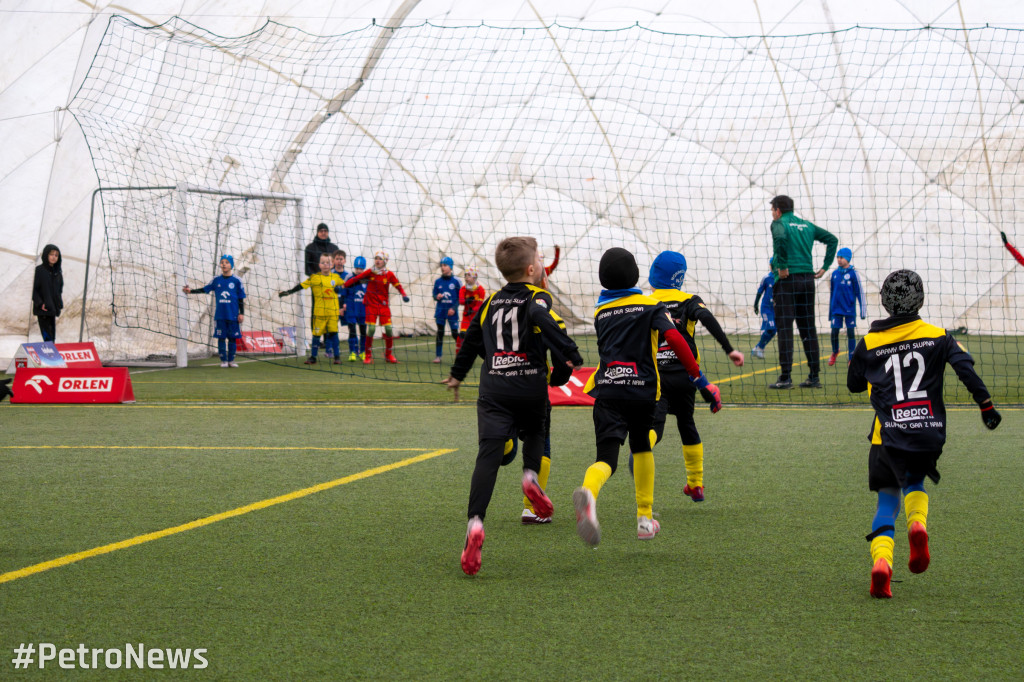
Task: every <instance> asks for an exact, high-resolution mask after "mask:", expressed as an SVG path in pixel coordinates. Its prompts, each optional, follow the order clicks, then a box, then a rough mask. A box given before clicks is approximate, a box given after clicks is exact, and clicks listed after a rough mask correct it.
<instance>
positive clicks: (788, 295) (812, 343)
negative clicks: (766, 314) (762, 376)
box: [773, 273, 821, 379]
mask: <svg viewBox="0 0 1024 682" xmlns="http://www.w3.org/2000/svg"><path fill="white" fill-rule="evenodd" d="M773 296H774V297H775V324H776V326H777V327H778V330H779V364H780V365H782V371H781V372H780V373H779V378H781V379H789V378H790V374H791V373H792V371H793V323H794V322H796V326H797V329H799V330H800V341H801V342H802V343H803V346H804V355H806V356H807V367H808V376H811V377H817V376H818V373H819V372H820V371H821V366H820V363H819V359H818V332H817V330H816V329H815V328H814V275H813V274H811V273H802V274H799V275H790V276H789V277H786V278H785V279H780V280H779V281H778V282H776V283H775V292H774V294H773Z"/></svg>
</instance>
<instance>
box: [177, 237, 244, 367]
mask: <svg viewBox="0 0 1024 682" xmlns="http://www.w3.org/2000/svg"><path fill="white" fill-rule="evenodd" d="M234 268H235V259H234V258H232V257H231V256H229V255H227V254H225V255H223V256H221V257H220V277H214V278H213V281H211V282H210V283H209V284H207V285H206V286H205V287H202V288H201V289H192V288H191V287H189V286H188V285H185V286H183V287H182V288H181V290H182V291H184V292H185V293H186V294H211V293H212V294H215V295H216V297H217V309H216V312H215V313H214V315H213V319H214V320H215V321H216V325H217V326H216V328H215V330H214V332H213V335H214V337H216V339H217V352H218V353H219V354H220V366H221V367H222V368H224V367H238V363H237V362H235V350H236V348H237V339H240V338H242V330H241V327H240V326H239V325H241V323H242V319H243V318H244V313H245V287H243V286H242V280H240V279H238V278H237V277H235V276H234V275H233V274H232V270H234Z"/></svg>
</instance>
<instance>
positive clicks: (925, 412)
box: [892, 400, 935, 422]
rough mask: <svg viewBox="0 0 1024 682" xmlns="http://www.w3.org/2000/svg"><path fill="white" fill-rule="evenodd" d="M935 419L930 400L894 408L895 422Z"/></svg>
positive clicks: (902, 404)
mask: <svg viewBox="0 0 1024 682" xmlns="http://www.w3.org/2000/svg"><path fill="white" fill-rule="evenodd" d="M934 417H935V413H934V412H932V401H930V400H917V401H914V402H909V403H899V404H898V405H893V406H892V418H893V421H897V422H912V421H919V420H922V419H932V418H934Z"/></svg>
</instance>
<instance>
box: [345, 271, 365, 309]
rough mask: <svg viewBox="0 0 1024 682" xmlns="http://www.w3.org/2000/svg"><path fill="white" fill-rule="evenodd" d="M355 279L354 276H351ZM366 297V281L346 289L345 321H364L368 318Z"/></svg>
mask: <svg viewBox="0 0 1024 682" xmlns="http://www.w3.org/2000/svg"><path fill="white" fill-rule="evenodd" d="M349 277H350V278H351V277H354V275H351V274H350V275H349ZM365 296H366V280H365V279H364V280H361V281H360V282H359V283H358V284H353V285H352V286H350V287H345V319H346V320H356V319H363V318H365V317H366V304H365V303H363V298H364V297H365Z"/></svg>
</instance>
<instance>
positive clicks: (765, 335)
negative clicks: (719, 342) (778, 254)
mask: <svg viewBox="0 0 1024 682" xmlns="http://www.w3.org/2000/svg"><path fill="white" fill-rule="evenodd" d="M772 260H773V259H771V258H769V259H768V265H771V264H772ZM774 288H775V273H774V272H769V273H768V274H767V275H765V277H764V279H762V280H761V286H759V287H757V295H756V296H754V314H755V315H757V312H758V306H757V304H758V302H760V304H761V339H760V340H759V341H758V342H757V345H756V346H754V347H753V349H751V351H750V353H751V355H753V356H754V357H755V358H762V359H763V358H764V349H765V348H766V347H767V346H768V343H769V342H770V341H771V340H772V339H774V338H775V332H776V329H775V301H774V300H773V299H772V290H773V289H774ZM762 294H764V298H763V299H762V298H761V295H762Z"/></svg>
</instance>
